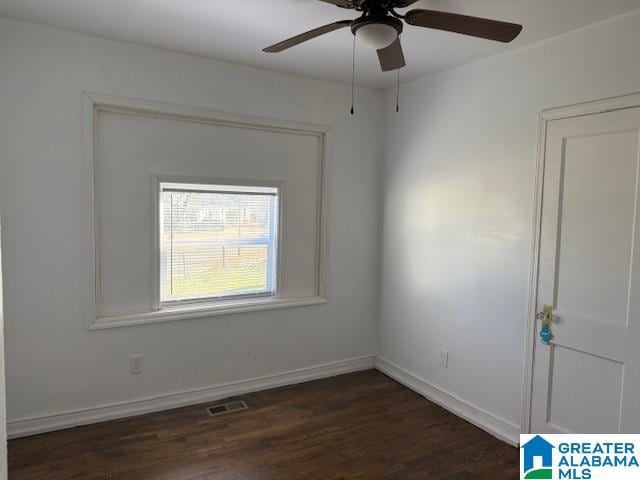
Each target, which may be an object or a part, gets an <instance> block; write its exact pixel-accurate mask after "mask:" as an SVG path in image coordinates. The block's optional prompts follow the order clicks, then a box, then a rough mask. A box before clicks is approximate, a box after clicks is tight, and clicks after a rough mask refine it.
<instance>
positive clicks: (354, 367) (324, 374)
mask: <svg viewBox="0 0 640 480" xmlns="http://www.w3.org/2000/svg"><path fill="white" fill-rule="evenodd" d="M373 363H374V362H373V356H363V357H356V358H350V359H345V360H340V361H337V362H332V363H326V364H323V365H316V366H313V367H308V368H301V369H297V370H290V371H287V372H282V373H277V374H274V375H266V376H263V377H259V378H253V379H250V380H242V381H239V382H230V383H223V384H219V385H213V386H210V387H205V388H198V389H193V390H185V391H182V392H177V393H169V394H164V395H157V396H154V397H147V398H140V399H137V400H133V401H127V402H118V403H111V404H107V405H100V406H96V407H92V408H83V409H78V410H73V411H66V412H58V413H53V414H49V415H42V416H37V417H28V418H20V419H15V420H11V419H9V420H8V422H7V429H8V434H9V438H19V437H26V436H29V435H37V434H40V433H45V432H51V431H54V430H63V429H66V428H73V427H79V426H81V425H89V424H92V423H98V422H105V421H108V420H114V419H120V418H126V417H132V416H136V415H144V414H147V413H153V412H161V411H163V410H170V409H172V408H180V407H187V406H191V405H198V404H201V403H207V402H214V401H217V400H220V399H223V398H228V397H233V396H237V395H244V394H247V393H251V392H258V391H261V390H267V389H270V388H277V387H282V386H286V385H294V384H297V383H304V382H309V381H311V380H318V379H321V378H328V377H333V376H336V375H342V374H345V373H352V372H358V371H362V370H369V369H372V368H373Z"/></svg>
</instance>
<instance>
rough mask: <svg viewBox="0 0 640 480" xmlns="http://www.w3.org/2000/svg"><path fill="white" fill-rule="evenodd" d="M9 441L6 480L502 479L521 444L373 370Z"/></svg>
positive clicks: (510, 473)
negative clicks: (215, 405) (232, 408)
mask: <svg viewBox="0 0 640 480" xmlns="http://www.w3.org/2000/svg"><path fill="white" fill-rule="evenodd" d="M240 399H242V400H244V401H245V402H246V403H247V404H248V405H249V410H246V411H242V412H238V413H231V414H228V415H223V416H219V417H209V416H208V415H207V413H206V412H205V410H204V407H205V406H204V405H202V406H195V407H188V408H182V409H177V410H170V411H167V412H161V413H156V414H151V415H145V416H142V417H136V418H130V419H124V420H117V421H113V422H106V423H101V424H96V425H90V426H86V427H79V428H75V429H70V430H64V431H60V432H53V433H48V434H44V435H37V436H33V437H28V438H22V439H18V440H12V441H10V442H9V479H10V480H45V479H46V480H105V479H113V480H289V479H291V480H294V479H295V480H418V479H429V480H484V479H487V480H488V479H491V480H507V479H509V480H511V479H514V478H517V477H518V451H517V449H515V448H513V447H511V446H509V445H506V444H504V443H502V442H500V441H498V440H496V439H495V438H493V437H491V436H490V435H489V434H487V433H485V432H484V431H482V430H480V429H478V428H477V427H475V426H473V425H471V424H469V423H467V422H465V421H464V420H462V419H460V418H458V417H456V416H455V415H452V414H451V413H449V412H447V411H446V410H444V409H442V408H440V407H438V406H437V405H434V404H433V403H430V402H429V401H427V400H425V399H424V398H423V397H421V396H420V395H417V394H416V393H414V392H412V391H411V390H409V389H407V388H405V387H403V386H402V385H400V384H398V383H396V382H395V381H393V380H391V379H389V378H388V377H386V376H385V375H383V374H381V373H379V372H376V371H373V370H371V371H367V372H359V373H354V374H349V375H342V376H339V377H335V378H330V379H324V380H318V381H314V382H309V383H305V384H302V385H296V386H292V387H284V388H279V389H274V390H268V391H264V392H258V393H253V394H249V395H244V396H242V397H241V398H240ZM231 400H237V399H236V398H234V399H231Z"/></svg>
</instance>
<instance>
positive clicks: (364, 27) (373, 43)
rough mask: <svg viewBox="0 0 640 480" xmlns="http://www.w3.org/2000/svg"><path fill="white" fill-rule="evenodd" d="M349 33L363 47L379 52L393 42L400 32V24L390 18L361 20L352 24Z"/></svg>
mask: <svg viewBox="0 0 640 480" xmlns="http://www.w3.org/2000/svg"><path fill="white" fill-rule="evenodd" d="M351 31H352V32H353V34H354V35H355V36H356V39H357V40H358V41H359V42H360V43H362V44H363V45H366V46H367V47H370V48H373V49H375V50H381V49H383V48H386V47H388V46H389V45H391V44H392V43H393V42H395V40H396V39H397V38H398V35H400V33H401V32H402V22H400V21H399V20H396V19H395V18H391V17H384V18H382V19H371V18H362V19H358V20H356V21H354V22H353V24H352V26H351Z"/></svg>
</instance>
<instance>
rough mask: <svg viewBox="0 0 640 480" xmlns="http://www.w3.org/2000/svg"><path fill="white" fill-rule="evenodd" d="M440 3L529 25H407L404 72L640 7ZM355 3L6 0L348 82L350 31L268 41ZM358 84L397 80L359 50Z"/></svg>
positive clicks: (607, 2) (585, 0)
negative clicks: (491, 31)
mask: <svg viewBox="0 0 640 480" xmlns="http://www.w3.org/2000/svg"><path fill="white" fill-rule="evenodd" d="M420 7H422V8H433V9H438V10H447V11H452V12H456V13H465V14H468V15H475V16H481V17H487V18H494V19H497V20H505V21H510V22H514V23H521V24H523V25H524V31H523V33H522V34H521V35H520V37H519V38H518V39H516V41H514V42H513V43H511V44H509V45H504V44H501V43H496V42H490V41H487V40H481V39H475V38H471V37H466V36H463V35H456V34H452V33H446V32H438V31H434V30H429V29H423V28H418V27H412V26H407V28H405V32H404V33H403V37H402V38H403V44H404V48H405V56H406V58H407V63H408V66H407V67H406V68H405V69H403V70H402V78H403V80H411V79H414V78H418V77H421V76H425V75H429V74H433V73H437V72H440V71H444V70H448V69H450V68H453V67H456V66H458V65H462V64H465V63H468V62H471V61H474V60H478V59H480V58H483V57H487V56H490V55H493V54H496V53H498V52H502V51H505V50H508V49H512V48H517V47H521V46H523V45H526V44H530V43H533V42H537V41H540V40H542V39H544V38H549V37H552V36H556V35H559V34H561V33H564V32H568V31H570V30H575V29H577V28H580V27H583V26H586V25H590V24H592V23H596V22H599V21H602V20H605V19H607V18H611V17H614V16H617V15H621V14H624V13H627V12H630V11H632V10H636V9H639V8H640V1H639V0H420V1H419V2H418V3H416V4H415V5H413V6H412V7H410V8H420ZM356 15H357V13H356V12H354V11H351V10H344V9H341V8H338V7H335V6H333V5H329V4H326V3H323V2H320V1H318V0H224V1H223V0H0V16H6V17H11V18H18V19H22V20H26V21H31V22H36V23H43V24H49V25H53V26H57V27H63V28H67V29H70V30H75V31H80V32H86V33H91V34H96V35H100V36H104V37H109V38H114V39H120V40H126V41H132V42H136V43H141V44H146V45H152V46H158V47H164V48H169V49H171V50H177V51H181V52H188V53H195V54H199V55H205V56H208V57H213V58H218V59H222V60H227V61H232V62H236V63H243V64H249V65H255V66H259V67H263V68H268V69H271V70H278V71H283V72H291V73H297V74H302V75H306V76H310V77H316V78H325V79H330V80H339V81H344V82H348V81H350V80H351V48H352V38H353V37H352V36H351V33H350V31H349V30H348V29H343V30H341V31H337V32H333V33H330V34H328V35H326V36H324V37H321V38H317V39H315V40H312V41H310V42H308V43H306V44H303V45H300V46H297V47H294V48H293V49H291V50H288V51H286V52H283V53H279V54H266V53H262V51H261V50H262V48H263V47H266V46H268V45H270V44H272V43H276V42H278V41H281V40H284V39H285V38H288V37H290V36H293V35H296V34H298V33H302V32H304V31H306V30H309V29H311V28H314V27H317V26H320V25H324V24H326V23H331V22H334V21H336V20H342V19H349V18H354V17H355V16H356ZM357 57H358V59H357V71H358V73H357V77H358V83H359V84H360V85H367V86H371V87H389V86H392V85H393V84H394V83H395V79H396V77H395V73H394V72H388V73H383V72H381V71H380V68H379V65H378V60H377V55H376V54H375V52H373V51H370V50H366V49H365V47H360V48H359V49H358V52H357Z"/></svg>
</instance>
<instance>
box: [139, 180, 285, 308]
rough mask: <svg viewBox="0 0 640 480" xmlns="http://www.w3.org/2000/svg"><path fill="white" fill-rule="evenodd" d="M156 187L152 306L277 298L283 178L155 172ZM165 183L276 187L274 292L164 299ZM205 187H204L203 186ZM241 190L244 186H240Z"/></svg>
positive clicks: (154, 189) (154, 188)
mask: <svg viewBox="0 0 640 480" xmlns="http://www.w3.org/2000/svg"><path fill="white" fill-rule="evenodd" d="M152 182H153V187H152V189H151V191H152V195H153V222H154V225H153V231H154V243H153V249H154V257H155V258H154V265H153V281H154V284H153V292H154V297H153V310H154V311H159V310H172V311H174V312H176V311H179V310H180V309H184V310H192V309H193V307H194V306H196V305H197V306H200V307H207V306H208V307H210V308H214V307H215V305H218V304H222V303H225V302H228V301H233V303H238V304H240V303H243V304H245V303H246V304H251V305H256V304H260V303H259V302H256V300H264V299H267V298H268V299H273V298H278V295H279V292H281V291H282V282H281V275H279V272H280V271H281V263H282V250H283V247H282V235H281V234H282V219H283V216H284V212H285V202H284V197H285V193H284V185H283V183H282V182H278V181H266V180H265V181H256V180H239V179H229V178H202V177H184V176H166V175H154V176H153V177H152ZM163 183H174V184H183V185H187V186H188V185H203V186H208V185H224V186H229V187H268V188H275V189H277V192H278V193H277V197H278V209H277V220H278V224H277V225H276V232H275V237H276V238H275V242H276V245H275V246H276V265H275V272H274V274H275V283H274V285H273V288H274V291H273V293H263V294H258V295H246V296H240V295H238V296H236V297H223V298H219V299H216V298H203V299H185V300H177V301H172V302H163V301H162V299H161V295H160V291H161V288H162V286H161V283H162V282H161V279H160V276H161V273H162V272H161V263H162V258H161V257H162V252H161V245H160V229H161V223H160V201H161V199H160V194H161V185H162V184H163ZM203 191H205V189H203ZM238 192H239V193H240V192H241V190H238Z"/></svg>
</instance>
